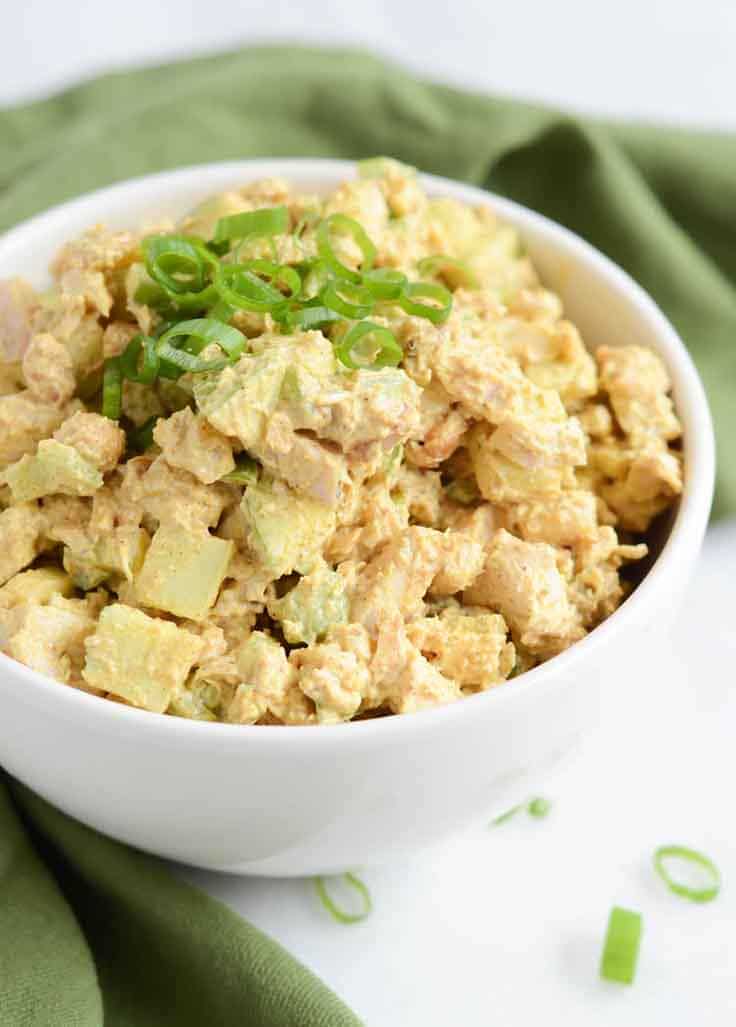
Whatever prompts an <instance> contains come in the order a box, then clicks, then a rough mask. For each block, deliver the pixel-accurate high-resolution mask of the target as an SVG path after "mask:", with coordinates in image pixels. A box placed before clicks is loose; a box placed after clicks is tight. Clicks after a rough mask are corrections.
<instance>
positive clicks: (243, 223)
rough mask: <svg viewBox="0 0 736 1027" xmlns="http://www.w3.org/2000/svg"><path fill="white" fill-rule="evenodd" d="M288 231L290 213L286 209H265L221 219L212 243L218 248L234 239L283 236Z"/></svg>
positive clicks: (216, 226)
mask: <svg viewBox="0 0 736 1027" xmlns="http://www.w3.org/2000/svg"><path fill="white" fill-rule="evenodd" d="M288 229H289V211H288V210H287V208H286V207H264V208H262V209H260V210H249V211H244V212H243V213H242V214H231V215H230V216H229V217H224V218H220V220H219V221H218V222H217V224H216V225H215V237H214V239H213V240H212V241H213V242H214V243H215V245H216V246H217V245H218V244H219V243H223V242H231V241H232V240H233V239H249V238H254V237H263V236H267V235H268V236H273V235H283V234H284V232H287V231H288Z"/></svg>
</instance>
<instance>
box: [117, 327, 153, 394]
mask: <svg viewBox="0 0 736 1027" xmlns="http://www.w3.org/2000/svg"><path fill="white" fill-rule="evenodd" d="M120 367H121V371H122V374H123V377H124V378H127V379H128V381H130V382H139V383H140V384H141V385H153V383H154V382H155V380H156V378H157V377H158V370H159V358H158V353H157V352H156V340H155V339H152V338H150V336H148V335H136V336H134V337H133V338H132V339H131V340H130V342H129V343H128V345H127V346H126V347H125V349H124V350H123V352H122V353H121V354H120Z"/></svg>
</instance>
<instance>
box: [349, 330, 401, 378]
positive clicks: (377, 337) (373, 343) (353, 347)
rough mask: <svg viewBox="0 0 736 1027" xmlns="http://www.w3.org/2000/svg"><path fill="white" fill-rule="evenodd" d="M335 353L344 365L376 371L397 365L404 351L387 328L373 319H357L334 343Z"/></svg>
mask: <svg viewBox="0 0 736 1027" xmlns="http://www.w3.org/2000/svg"><path fill="white" fill-rule="evenodd" d="M335 354H336V356H337V358H338V360H340V361H341V362H342V363H343V364H344V365H345V367H350V368H353V369H357V368H370V369H371V370H372V371H377V370H378V369H379V368H381V367H397V366H398V365H399V364H400V363H401V360H402V358H403V356H404V351H403V350H402V348H401V346H399V344H398V342H397V341H396V339H395V338H394V336H393V334H392V333H391V332H390V331H389V330H388V328H383V327H382V326H381V325H377V324H374V323H373V321H358V323H357V324H354V325H353V327H352V328H351V329H350V330H349V331H348V332H346V333H345V335H344V336H343V338H342V339H341V340H340V342H339V343H338V344H337V345H336V347H335Z"/></svg>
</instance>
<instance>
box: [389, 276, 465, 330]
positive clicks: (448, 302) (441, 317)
mask: <svg viewBox="0 0 736 1027" xmlns="http://www.w3.org/2000/svg"><path fill="white" fill-rule="evenodd" d="M421 298H426V299H429V300H436V301H437V303H438V304H439V306H434V305H433V304H431V303H417V302H416V301H417V299H421ZM399 303H400V305H401V307H402V308H403V309H404V310H405V311H406V312H407V314H413V315H414V316H415V317H426V318H428V320H430V321H431V322H432V323H433V324H442V322H443V321H446V320H447V318H448V317H449V316H450V311H451V310H452V293H451V292H450V291H449V289H446V288H445V287H444V285H435V284H434V283H433V282H411V283H410V284H409V285H407V286H406V288H405V289H404V292H403V294H402V296H401V298H400V299H399Z"/></svg>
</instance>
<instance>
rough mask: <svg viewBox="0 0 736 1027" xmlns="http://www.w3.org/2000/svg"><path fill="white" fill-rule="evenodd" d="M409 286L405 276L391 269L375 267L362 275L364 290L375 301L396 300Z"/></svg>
mask: <svg viewBox="0 0 736 1027" xmlns="http://www.w3.org/2000/svg"><path fill="white" fill-rule="evenodd" d="M408 284H409V282H408V279H407V277H406V275H405V274H402V272H401V271H395V270H394V268H391V267H376V268H373V269H372V270H371V271H365V272H364V273H363V278H362V285H363V288H364V289H367V290H368V292H369V293H370V294H371V295H372V296H373V298H374V299H377V300H397V299H399V297H400V296H401V294H402V293H403V291H404V289H405V288H406V286H407V285H408Z"/></svg>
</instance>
